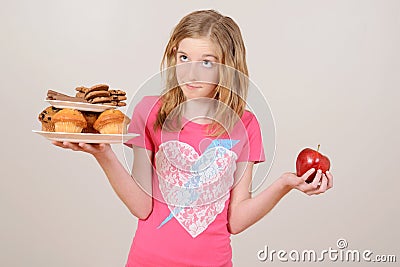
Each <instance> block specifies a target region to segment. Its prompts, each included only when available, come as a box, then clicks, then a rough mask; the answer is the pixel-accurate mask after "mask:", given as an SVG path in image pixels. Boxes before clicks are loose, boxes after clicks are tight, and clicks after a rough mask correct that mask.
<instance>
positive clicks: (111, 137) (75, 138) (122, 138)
mask: <svg viewBox="0 0 400 267" xmlns="http://www.w3.org/2000/svg"><path fill="white" fill-rule="evenodd" d="M32 132H34V133H37V134H40V135H41V136H43V137H45V138H47V139H49V140H51V141H60V142H64V141H65V142H72V143H89V144H100V143H104V144H118V143H125V142H126V141H128V140H130V139H132V138H134V137H136V136H138V134H133V133H127V134H92V133H60V132H45V131H35V130H32Z"/></svg>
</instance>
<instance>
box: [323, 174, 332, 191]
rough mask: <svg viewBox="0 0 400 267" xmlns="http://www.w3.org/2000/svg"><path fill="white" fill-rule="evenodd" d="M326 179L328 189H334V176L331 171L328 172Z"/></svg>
mask: <svg viewBox="0 0 400 267" xmlns="http://www.w3.org/2000/svg"><path fill="white" fill-rule="evenodd" d="M325 174H326V178H327V179H328V189H329V188H332V187H333V175H332V173H331V172H330V171H326V172H325Z"/></svg>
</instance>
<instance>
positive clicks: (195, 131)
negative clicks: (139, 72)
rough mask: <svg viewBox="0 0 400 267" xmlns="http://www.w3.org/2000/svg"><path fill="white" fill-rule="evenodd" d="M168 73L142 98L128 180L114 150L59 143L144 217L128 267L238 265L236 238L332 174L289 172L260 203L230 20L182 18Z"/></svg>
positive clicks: (259, 152)
mask: <svg viewBox="0 0 400 267" xmlns="http://www.w3.org/2000/svg"><path fill="white" fill-rule="evenodd" d="M162 66H164V67H167V68H165V69H166V71H165V74H166V76H165V77H166V90H165V91H164V93H163V94H162V95H161V96H159V97H156V96H154V97H151V96H149V97H144V98H143V99H142V100H141V101H140V102H139V103H138V104H137V106H136V107H135V110H134V112H133V116H132V122H131V124H130V126H129V132H135V133H139V134H140V136H138V137H136V138H134V139H131V140H130V141H128V142H127V143H126V145H128V146H131V147H132V149H133V152H134V163H133V169H132V175H131V174H129V173H128V172H127V171H126V169H125V168H124V167H123V165H122V164H121V163H120V162H119V160H118V159H117V157H116V155H115V154H114V152H113V151H112V149H111V147H110V145H107V144H99V145H90V144H84V143H68V142H63V143H62V142H54V144H55V145H57V146H60V147H63V148H66V149H72V150H75V151H84V152H87V153H90V154H92V155H93V156H94V157H95V159H96V160H97V162H98V163H99V164H100V166H101V167H102V168H103V170H104V172H105V174H106V175H107V178H108V180H109V182H110V183H111V185H112V187H113V189H114V190H115V192H116V194H117V195H118V196H119V198H120V199H121V200H122V201H123V202H124V204H125V205H126V206H127V207H128V209H129V210H130V211H131V213H132V214H133V215H134V216H136V217H137V218H138V219H139V222H138V227H137V231H136V234H135V237H134V239H133V242H132V247H131V250H130V253H129V256H128V260H127V264H126V266H175V267H177V266H232V260H231V259H232V250H231V246H230V235H231V234H238V233H240V232H242V231H243V230H245V229H247V228H248V227H250V226H251V225H253V224H254V223H256V222H257V221H258V220H260V219H261V218H262V217H264V216H265V215H266V214H267V213H268V212H269V211H270V210H271V209H272V208H273V207H274V206H275V205H276V204H277V203H278V202H279V200H280V199H281V198H282V197H283V196H284V195H285V194H287V193H289V192H290V191H291V190H292V189H297V190H300V191H302V192H304V193H306V194H308V195H315V194H320V193H323V192H325V191H326V190H327V189H329V188H331V187H332V185H333V176H332V174H330V173H329V172H327V173H326V175H325V174H323V173H322V172H321V170H314V169H311V170H309V171H308V172H307V173H305V174H304V175H303V176H302V177H297V176H296V175H295V174H293V173H290V172H287V173H284V174H282V175H281V176H280V177H279V178H278V179H277V180H276V181H275V182H274V183H273V184H272V185H270V186H269V187H268V188H267V189H265V190H264V191H263V192H261V193H260V194H259V195H257V196H256V197H252V196H251V193H249V190H248V189H249V187H250V185H251V180H252V170H253V165H254V164H256V163H259V162H262V161H264V160H265V157H264V151H263V146H262V137H261V132H260V127H259V124H258V121H257V119H256V117H255V115H253V114H252V113H251V112H249V111H246V110H245V106H246V102H245V98H246V95H247V88H248V86H247V85H248V82H247V79H246V77H247V76H248V71H247V65H246V55H245V47H244V43H243V40H242V36H241V33H240V30H239V27H238V26H237V25H236V23H235V22H234V21H233V20H232V19H231V18H229V17H226V16H222V15H221V14H219V13H218V12H216V11H213V10H203V11H196V12H193V13H190V14H188V15H187V16H185V17H184V18H182V20H181V21H180V22H179V23H178V25H177V26H176V27H175V29H174V31H173V33H172V35H171V38H170V40H169V42H168V44H167V47H166V49H165V53H164V57H163V60H162ZM315 171H317V173H316V176H315V179H314V180H313V182H311V183H309V184H308V183H306V182H305V180H306V179H307V178H308V177H309V176H310V175H311V174H313V173H314V172H315ZM132 178H134V179H132Z"/></svg>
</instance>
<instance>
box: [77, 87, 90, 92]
mask: <svg viewBox="0 0 400 267" xmlns="http://www.w3.org/2000/svg"><path fill="white" fill-rule="evenodd" d="M89 89H90V88H87V87H85V86H79V87H76V88H75V90H76V91H78V92H82V93H84V94H86V92H87V91H89Z"/></svg>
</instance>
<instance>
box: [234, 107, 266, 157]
mask: <svg viewBox="0 0 400 267" xmlns="http://www.w3.org/2000/svg"><path fill="white" fill-rule="evenodd" d="M248 115H249V120H248V122H247V123H246V122H244V124H245V128H246V133H247V136H246V137H244V138H245V139H246V140H244V146H243V148H242V152H241V153H240V155H239V157H238V160H237V161H238V162H241V161H252V162H254V163H255V164H257V163H260V162H264V161H265V153H264V146H263V142H262V134H261V129H260V125H259V123H258V120H257V118H256V116H254V114H252V113H250V112H248Z"/></svg>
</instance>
